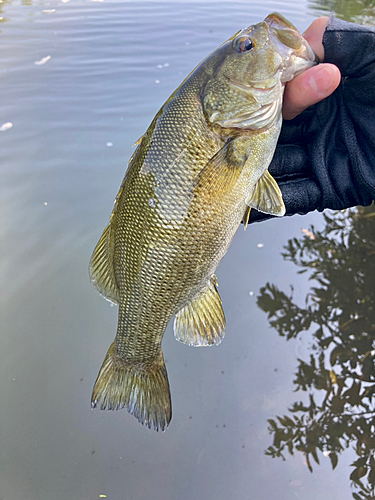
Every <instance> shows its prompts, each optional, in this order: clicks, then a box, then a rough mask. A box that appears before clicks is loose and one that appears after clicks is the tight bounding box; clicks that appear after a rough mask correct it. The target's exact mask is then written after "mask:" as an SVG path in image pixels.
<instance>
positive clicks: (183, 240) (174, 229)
mask: <svg viewBox="0 0 375 500" xmlns="http://www.w3.org/2000/svg"><path fill="white" fill-rule="evenodd" d="M314 64H315V54H314V53H313V51H312V50H311V48H310V47H309V45H308V44H307V42H306V41H305V40H304V39H303V38H302V36H301V35H300V34H299V32H298V30H297V29H296V28H295V27H294V26H293V25H292V24H291V23H290V22H289V21H287V20H286V19H285V18H284V17H283V16H281V15H280V14H277V13H274V14H270V15H269V16H268V17H267V18H266V19H265V20H264V21H263V22H260V23H258V24H255V25H253V26H249V27H248V28H245V29H243V30H241V31H239V32H237V33H236V34H235V35H234V36H232V37H231V38H229V40H227V41H226V42H225V43H223V44H222V45H221V46H220V47H219V48H218V49H216V50H215V51H214V52H212V53H211V54H210V55H209V56H208V57H206V59H204V60H203V61H202V62H201V63H200V64H199V65H198V66H197V67H196V68H195V70H194V71H193V72H192V73H191V74H190V75H189V76H188V77H187V78H186V79H185V80H184V81H183V83H182V84H181V85H180V86H179V87H178V88H177V90H176V91H175V92H174V93H173V94H172V95H171V96H170V97H169V99H168V100H167V101H166V103H165V104H164V105H163V106H162V108H161V109H160V110H159V112H158V113H157V115H156V116H155V118H154V119H153V121H152V123H151V125H150V126H149V128H148V130H147V131H146V133H145V134H144V135H143V136H142V137H141V139H140V140H139V141H138V142H137V143H136V144H137V149H136V150H135V151H134V154H133V155H132V157H131V159H130V161H129V166H128V170H127V172H126V174H125V178H124V180H123V183H122V185H121V188H120V191H119V193H118V195H117V198H116V200H115V206H114V209H113V212H112V215H111V217H110V221H109V224H108V226H107V227H106V228H105V230H104V232H103V235H102V237H101V239H100V240H99V242H98V244H97V246H96V248H95V250H94V253H93V256H92V258H91V262H90V276H91V280H92V281H93V282H94V284H95V286H96V288H97V289H98V290H99V292H100V293H101V294H103V295H104V296H105V297H106V298H107V299H108V300H110V301H112V302H114V303H117V304H119V318H118V328H117V335H116V337H115V340H114V342H113V343H112V345H111V346H110V348H109V350H108V353H107V355H106V357H105V359H104V362H103V365H102V367H101V369H100V372H99V375H98V377H97V380H96V382H95V386H94V389H93V394H92V406H93V407H96V406H100V408H101V409H109V410H117V409H120V408H127V410H128V411H129V412H130V413H131V414H133V415H134V416H135V417H136V418H137V419H138V420H139V422H141V423H142V424H145V425H146V426H148V427H149V428H154V429H156V430H165V429H166V427H167V426H168V424H169V422H170V420H171V416H172V408H171V397H170V390H169V383H168V376H167V371H166V367H165V364H164V359H163V353H162V349H161V343H162V338H163V335H164V331H165V329H166V327H167V324H168V322H169V321H170V319H171V318H172V317H173V316H175V322H174V335H175V338H176V339H177V340H179V341H180V342H183V343H185V344H188V345H191V346H209V345H215V344H216V345H217V344H219V343H220V342H221V340H222V339H223V337H224V332H225V316H224V312H223V308H222V303H221V299H220V296H219V294H218V291H217V280H216V276H215V271H216V268H217V267H218V265H219V262H220V260H221V259H222V258H223V257H224V255H225V253H226V252H227V250H228V248H229V245H230V243H231V241H232V239H233V237H234V234H235V232H236V231H237V229H238V227H239V225H240V223H241V221H243V223H244V226H245V227H246V225H247V222H248V218H249V215H250V210H251V208H255V209H257V210H260V211H262V212H266V213H269V214H273V215H277V216H282V215H284V213H285V207H284V203H283V200H282V196H281V192H280V189H279V187H278V186H277V184H276V182H275V180H274V179H273V178H272V176H271V175H270V174H269V172H268V170H267V169H268V165H269V164H270V162H271V159H272V156H273V154H274V150H275V147H276V143H277V140H278V136H279V133H280V128H281V122H282V118H281V106H282V97H283V91H284V86H285V83H286V82H287V81H289V80H291V79H292V78H293V77H294V76H296V75H297V74H299V73H301V72H302V71H304V70H306V69H307V68H309V67H311V66H312V65H314Z"/></svg>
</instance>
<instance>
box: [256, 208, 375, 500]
mask: <svg viewBox="0 0 375 500" xmlns="http://www.w3.org/2000/svg"><path fill="white" fill-rule="evenodd" d="M324 218H325V228H324V229H323V230H322V231H315V229H314V227H312V228H310V231H307V230H305V236H303V237H301V238H299V239H296V238H294V239H292V240H289V242H288V244H287V246H286V247H285V253H283V257H284V259H285V260H287V261H290V262H293V263H294V264H295V265H296V266H297V267H299V268H300V270H299V271H298V272H299V273H305V272H307V273H309V279H310V280H312V281H313V286H311V288H310V292H309V293H308V295H307V297H306V299H305V304H304V305H303V306H302V307H301V306H300V305H298V304H297V301H296V300H295V299H294V297H293V291H292V293H291V294H289V295H288V294H286V293H284V292H283V291H281V290H279V289H278V288H277V287H276V286H275V285H272V284H269V283H268V284H267V285H266V286H265V287H264V288H262V289H261V291H260V296H259V297H258V305H259V307H260V308H261V309H262V310H263V311H265V312H266V313H267V314H268V318H269V322H270V325H271V326H273V327H274V328H275V329H276V330H277V331H278V333H279V335H280V336H282V337H285V338H286V339H287V340H289V339H293V338H294V339H295V338H297V337H298V336H299V335H301V334H303V332H305V334H306V333H307V331H309V332H312V344H311V354H310V359H309V360H307V361H306V360H302V359H299V360H298V367H297V372H296V378H295V380H294V384H295V386H296V391H304V392H306V393H307V395H308V396H307V397H306V398H305V399H306V400H305V401H299V400H298V401H296V402H295V403H294V404H293V405H292V407H291V408H290V409H289V414H288V415H284V416H279V417H277V419H276V420H272V419H271V420H269V431H270V433H271V434H272V435H273V445H272V446H270V447H269V448H268V449H267V451H266V454H267V455H270V456H272V457H282V458H284V459H285V456H284V454H285V452H288V453H290V454H292V455H293V454H294V452H295V451H298V452H302V453H303V454H304V455H305V457H306V461H307V465H308V467H309V469H310V471H312V470H313V468H312V461H313V460H314V461H315V462H316V463H317V464H319V457H320V456H321V455H322V454H324V455H325V456H329V458H330V460H331V463H332V468H333V469H334V468H335V467H336V466H337V463H338V460H339V455H340V454H341V453H342V452H343V451H344V450H345V449H346V448H348V447H349V446H350V445H352V447H353V448H354V450H355V452H356V454H357V456H358V459H357V460H355V461H354V463H353V464H352V466H353V470H352V471H351V474H350V480H351V481H352V486H353V487H354V488H355V492H353V497H354V498H355V499H356V500H363V499H368V500H370V499H374V498H375V405H374V401H375V206H374V205H372V206H370V207H367V208H363V207H358V208H356V209H352V210H350V211H347V212H340V213H335V214H334V215H333V216H328V215H324ZM298 302H299V303H300V302H301V301H300V300H299V301H298Z"/></svg>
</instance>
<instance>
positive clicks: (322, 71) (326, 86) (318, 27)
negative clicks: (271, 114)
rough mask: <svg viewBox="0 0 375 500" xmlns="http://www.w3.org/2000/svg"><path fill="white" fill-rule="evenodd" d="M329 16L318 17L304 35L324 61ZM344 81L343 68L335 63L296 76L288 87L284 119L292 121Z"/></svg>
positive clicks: (284, 103)
mask: <svg viewBox="0 0 375 500" xmlns="http://www.w3.org/2000/svg"><path fill="white" fill-rule="evenodd" d="M327 24H328V17H320V18H318V19H315V21H313V22H312V23H311V25H310V26H309V27H308V28H307V30H306V31H305V33H304V34H303V36H304V38H305V39H306V40H307V41H308V42H309V44H310V46H311V48H312V49H313V50H314V52H315V54H316V55H317V56H318V57H319V60H320V61H321V62H322V63H323V61H324V47H323V35H324V31H325V29H326V27H327ZM340 80H341V74H340V70H339V69H338V67H337V66H335V65H334V64H329V63H328V64H319V65H318V66H314V67H312V68H310V69H308V70H307V71H305V72H303V73H302V74H301V75H298V76H297V77H296V78H293V80H291V81H290V82H289V83H287V85H286V87H285V93H284V101H283V118H284V120H291V119H293V118H295V117H296V116H297V115H298V114H299V113H301V112H302V111H304V110H305V109H307V108H308V107H309V106H312V105H313V104H316V103H317V102H319V101H322V100H323V99H325V98H326V97H328V96H329V95H331V94H332V92H334V90H335V89H336V88H337V87H338V85H339V83H340Z"/></svg>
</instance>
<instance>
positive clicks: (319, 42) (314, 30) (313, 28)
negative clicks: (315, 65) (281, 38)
mask: <svg viewBox="0 0 375 500" xmlns="http://www.w3.org/2000/svg"><path fill="white" fill-rule="evenodd" d="M327 25H328V17H319V18H318V19H315V21H313V22H312V23H311V24H310V26H309V27H308V28H307V30H306V31H305V32H304V33H303V37H304V38H305V39H306V40H307V41H308V42H309V44H310V47H311V48H312V49H313V51H314V52H315V54H316V55H317V56H318V57H319V59H320V61H321V62H323V61H324V47H323V35H324V32H325V29H326V27H327Z"/></svg>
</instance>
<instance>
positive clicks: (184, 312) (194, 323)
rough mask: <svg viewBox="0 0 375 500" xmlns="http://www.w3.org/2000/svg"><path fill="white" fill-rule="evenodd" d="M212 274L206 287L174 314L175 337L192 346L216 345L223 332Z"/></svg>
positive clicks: (218, 298) (218, 301)
mask: <svg viewBox="0 0 375 500" xmlns="http://www.w3.org/2000/svg"><path fill="white" fill-rule="evenodd" d="M216 286H217V280H216V276H215V275H214V276H213V277H212V278H211V280H210V282H209V284H208V286H207V288H206V289H205V290H204V291H203V292H201V293H200V294H199V295H198V297H196V298H195V299H194V300H192V301H191V302H190V304H188V305H187V306H185V307H184V308H183V309H181V311H179V312H178V313H177V315H176V318H175V321H174V336H175V339H176V340H178V341H179V342H182V343H183V344H187V345H190V346H194V347H201V346H209V345H215V344H216V345H218V344H220V342H221V341H222V340H223V338H224V334H225V316H224V311H223V308H222V305H221V298H220V295H219V292H218V291H217V289H216Z"/></svg>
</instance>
